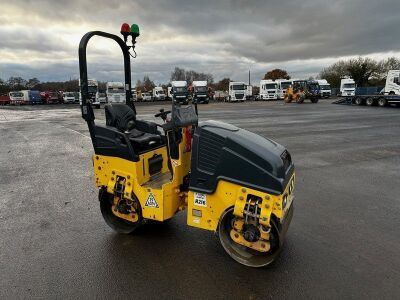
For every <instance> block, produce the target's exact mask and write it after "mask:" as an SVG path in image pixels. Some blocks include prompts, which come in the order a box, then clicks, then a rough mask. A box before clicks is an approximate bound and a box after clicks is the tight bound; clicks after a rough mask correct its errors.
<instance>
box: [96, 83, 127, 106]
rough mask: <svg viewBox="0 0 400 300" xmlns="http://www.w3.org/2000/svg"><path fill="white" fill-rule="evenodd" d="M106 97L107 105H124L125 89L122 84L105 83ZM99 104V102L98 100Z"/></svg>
mask: <svg viewBox="0 0 400 300" xmlns="http://www.w3.org/2000/svg"><path fill="white" fill-rule="evenodd" d="M106 95H107V100H106V101H107V102H108V103H125V102H126V94H125V87H124V84H123V83H122V82H113V81H110V82H107V83H106ZM99 102H100V100H99Z"/></svg>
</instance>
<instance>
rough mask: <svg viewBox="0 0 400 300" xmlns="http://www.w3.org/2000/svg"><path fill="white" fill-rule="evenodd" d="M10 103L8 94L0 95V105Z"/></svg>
mask: <svg viewBox="0 0 400 300" xmlns="http://www.w3.org/2000/svg"><path fill="white" fill-rule="evenodd" d="M8 104H10V96H9V95H7V94H3V95H0V105H8Z"/></svg>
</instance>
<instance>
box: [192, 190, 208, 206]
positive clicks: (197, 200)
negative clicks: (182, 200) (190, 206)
mask: <svg viewBox="0 0 400 300" xmlns="http://www.w3.org/2000/svg"><path fill="white" fill-rule="evenodd" d="M194 205H197V206H203V207H207V196H206V195H205V194H201V193H194Z"/></svg>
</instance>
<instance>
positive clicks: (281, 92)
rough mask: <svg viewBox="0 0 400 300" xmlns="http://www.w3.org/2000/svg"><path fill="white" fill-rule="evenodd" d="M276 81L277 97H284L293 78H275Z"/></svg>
mask: <svg viewBox="0 0 400 300" xmlns="http://www.w3.org/2000/svg"><path fill="white" fill-rule="evenodd" d="M276 82H277V83H278V99H284V98H285V95H286V92H287V89H288V88H289V87H291V86H292V85H293V80H289V79H277V80H276Z"/></svg>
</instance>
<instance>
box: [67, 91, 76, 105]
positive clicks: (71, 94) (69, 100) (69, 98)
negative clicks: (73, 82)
mask: <svg viewBox="0 0 400 300" xmlns="http://www.w3.org/2000/svg"><path fill="white" fill-rule="evenodd" d="M64 103H66V104H67V103H75V93H74V92H65V93H64Z"/></svg>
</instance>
